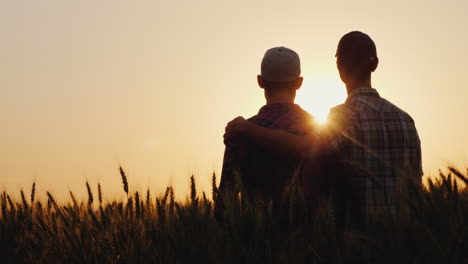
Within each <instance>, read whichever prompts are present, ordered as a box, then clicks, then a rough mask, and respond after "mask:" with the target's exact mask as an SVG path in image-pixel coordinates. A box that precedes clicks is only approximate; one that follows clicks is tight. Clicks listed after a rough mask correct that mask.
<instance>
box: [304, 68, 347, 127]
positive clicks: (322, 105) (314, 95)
mask: <svg viewBox="0 0 468 264" xmlns="http://www.w3.org/2000/svg"><path fill="white" fill-rule="evenodd" d="M345 99H346V90H345V88H344V87H343V83H342V82H341V81H340V80H338V79H336V78H334V77H325V76H324V77H323V78H313V77H312V78H311V79H308V78H307V77H304V83H303V85H302V87H301V89H300V90H299V91H298V93H297V97H296V102H297V103H298V104H299V105H300V106H301V107H302V108H304V109H305V110H307V111H308V112H309V113H311V114H312V115H313V116H314V117H315V119H316V121H317V122H318V123H319V124H322V125H324V124H325V123H326V121H327V117H328V113H329V111H330V108H332V107H334V106H336V105H339V104H342V103H343V102H344V100H345Z"/></svg>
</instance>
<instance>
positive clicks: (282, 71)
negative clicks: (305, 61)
mask: <svg viewBox="0 0 468 264" xmlns="http://www.w3.org/2000/svg"><path fill="white" fill-rule="evenodd" d="M300 76H301V62H300V59H299V55H297V53H296V52H295V51H293V50H291V49H289V48H286V47H275V48H271V49H269V50H267V51H266V53H265V55H264V56H263V59H262V64H261V77H262V79H263V81H264V83H265V85H266V87H268V88H270V87H272V86H288V85H290V84H294V83H295V82H296V81H297V80H298V79H299V78H300Z"/></svg>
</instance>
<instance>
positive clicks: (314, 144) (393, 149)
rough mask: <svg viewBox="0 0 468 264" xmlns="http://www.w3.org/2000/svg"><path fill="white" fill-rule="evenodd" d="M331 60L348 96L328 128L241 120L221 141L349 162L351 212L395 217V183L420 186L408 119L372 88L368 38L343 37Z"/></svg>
mask: <svg viewBox="0 0 468 264" xmlns="http://www.w3.org/2000/svg"><path fill="white" fill-rule="evenodd" d="M336 60H337V61H336V63H337V68H338V71H339V74H340V78H341V80H342V81H343V82H344V83H345V85H346V90H347V92H348V98H347V99H346V102H345V103H344V104H342V105H339V106H337V107H335V108H333V109H331V111H330V116H329V120H328V123H327V124H328V128H327V129H326V130H325V131H324V132H323V133H321V136H320V137H319V138H318V137H316V138H313V137H307V136H295V135H291V134H286V133H283V132H281V131H274V130H270V129H265V128H263V127H259V126H255V125H253V124H252V123H248V122H245V120H244V119H243V118H242V117H238V118H236V119H234V120H233V121H231V122H230V123H229V124H228V126H227V127H226V134H225V137H226V138H229V137H231V136H232V135H239V134H240V135H243V136H244V137H247V138H249V139H250V140H252V141H254V142H256V143H257V144H260V145H262V146H264V147H268V149H269V150H270V151H272V152H276V153H284V152H288V153H293V154H295V155H297V156H300V157H310V156H311V153H315V154H317V153H318V154H319V155H315V156H314V157H312V159H314V158H315V157H317V156H328V157H333V158H335V159H336V161H337V164H339V163H338V161H341V162H344V163H347V164H351V165H352V167H354V168H355V169H356V171H359V173H355V171H350V172H349V174H348V175H343V176H344V177H343V178H342V183H346V184H350V186H349V187H350V188H352V189H353V190H355V192H356V193H357V195H355V196H353V199H354V200H355V203H356V204H357V206H356V207H354V208H359V209H360V210H359V211H362V212H363V214H364V215H369V214H370V213H372V212H375V211H380V212H382V211H384V212H388V213H395V212H397V210H398V205H399V202H400V201H399V199H400V197H399V192H398V191H399V188H398V187H397V186H398V183H399V182H401V181H402V180H403V179H408V178H410V179H412V180H413V181H414V182H416V184H421V176H422V175H423V172H422V165H421V144H420V139H419V136H418V132H417V130H416V127H415V124H414V121H413V119H412V118H411V116H409V115H408V114H407V113H406V112H404V111H403V110H401V109H400V108H398V107H397V106H395V105H394V104H392V103H390V102H389V101H387V100H385V99H384V98H382V97H380V95H379V93H378V92H377V90H375V89H374V88H372V84H371V74H372V72H374V71H375V70H376V68H377V65H378V63H379V60H378V57H377V50H376V46H375V44H374V42H373V41H372V39H371V38H370V37H369V36H368V35H366V34H364V33H362V32H358V31H353V32H350V33H348V34H346V35H344V36H343V37H342V38H341V40H340V42H339V44H338V48H337V52H336ZM350 167H351V166H350ZM316 176H317V175H316V174H315V175H313V174H312V175H309V176H308V177H309V178H312V177H316ZM339 184H340V183H339V182H338V185H339ZM339 190H342V191H343V190H345V188H341V189H339Z"/></svg>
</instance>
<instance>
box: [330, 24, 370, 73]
mask: <svg viewBox="0 0 468 264" xmlns="http://www.w3.org/2000/svg"><path fill="white" fill-rule="evenodd" d="M335 57H336V58H337V60H338V62H339V63H341V64H342V65H345V67H346V69H347V70H352V71H353V72H354V73H355V74H358V75H359V76H362V75H368V74H370V72H371V71H372V68H373V67H374V66H375V63H376V62H377V60H378V57H377V48H376V46H375V43H374V41H373V40H372V39H371V38H370V37H369V36H368V35H367V34H365V33H362V32H360V31H352V32H349V33H347V34H345V35H344V36H343V37H342V38H341V39H340V42H339V43H338V47H337V50H336V55H335Z"/></svg>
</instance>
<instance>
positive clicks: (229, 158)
mask: <svg viewBox="0 0 468 264" xmlns="http://www.w3.org/2000/svg"><path fill="white" fill-rule="evenodd" d="M302 80H303V78H302V77H301V67H300V60H299V56H298V55H297V53H296V52H294V51H293V50H291V49H288V48H285V47H276V48H272V49H269V50H268V51H267V52H266V53H265V55H264V57H263V60H262V64H261V75H258V76H257V81H258V85H259V86H260V88H262V89H264V94H265V99H266V105H265V106H263V107H262V108H261V109H260V111H259V112H258V114H257V115H255V116H253V117H251V118H250V119H248V121H247V122H249V123H252V124H256V125H258V126H261V127H264V128H270V129H278V130H281V131H284V132H285V133H291V134H294V135H300V136H304V135H306V134H307V133H311V132H313V130H314V129H313V126H314V121H313V117H312V116H311V115H310V114H309V113H307V112H306V111H304V110H303V109H302V108H301V107H299V105H297V104H294V99H295V97H296V91H297V90H298V89H299V88H300V87H301V85H302ZM225 143H226V150H225V154H224V162H223V170H222V174H221V183H220V187H219V193H220V196H219V197H220V198H219V199H218V200H217V201H216V206H215V214H216V216H217V218H218V219H222V217H223V214H224V204H225V203H226V202H232V201H234V200H235V197H236V196H237V195H238V193H239V192H241V191H242V193H241V195H242V198H243V199H244V198H247V199H248V200H249V201H251V202H257V201H266V202H270V201H272V202H273V206H274V208H277V207H278V205H279V203H280V200H281V196H282V195H283V193H284V191H285V187H286V186H287V185H288V184H289V182H290V181H291V180H292V179H291V176H292V175H293V173H294V172H295V170H297V168H298V167H299V163H300V161H299V158H298V157H291V156H288V155H284V154H278V153H272V152H270V151H268V150H267V149H265V148H263V147H261V146H259V145H258V144H256V142H253V141H251V140H249V139H248V138H245V137H243V136H237V137H233V138H230V139H228V140H225Z"/></svg>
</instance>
